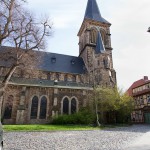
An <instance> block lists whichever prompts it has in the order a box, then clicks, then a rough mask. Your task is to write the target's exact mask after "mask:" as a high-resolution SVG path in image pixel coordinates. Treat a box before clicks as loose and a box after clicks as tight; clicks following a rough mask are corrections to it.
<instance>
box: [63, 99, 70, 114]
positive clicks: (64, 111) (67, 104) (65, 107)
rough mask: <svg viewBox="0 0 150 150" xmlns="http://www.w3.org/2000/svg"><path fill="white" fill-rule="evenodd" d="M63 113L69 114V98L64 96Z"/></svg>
mask: <svg viewBox="0 0 150 150" xmlns="http://www.w3.org/2000/svg"><path fill="white" fill-rule="evenodd" d="M63 114H69V100H68V98H65V99H64V100H63Z"/></svg>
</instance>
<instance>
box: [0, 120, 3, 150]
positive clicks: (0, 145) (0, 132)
mask: <svg viewBox="0 0 150 150" xmlns="http://www.w3.org/2000/svg"><path fill="white" fill-rule="evenodd" d="M2 148H3V127H2V123H1V121H0V150H2Z"/></svg>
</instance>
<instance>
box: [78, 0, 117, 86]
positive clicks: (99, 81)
mask: <svg viewBox="0 0 150 150" xmlns="http://www.w3.org/2000/svg"><path fill="white" fill-rule="evenodd" d="M110 26H111V24H110V23H109V22H108V21H106V20H105V19H104V18H103V17H102V16H101V13H100V11H99V8H98V5H97V2H96V0H88V3H87V7H86V11H85V16H84V19H83V23H82V25H81V27H80V30H79V32H78V36H79V57H82V58H83V60H84V63H85V65H86V68H87V71H88V76H89V82H90V83H95V84H96V85H100V86H104V87H105V86H106V87H112V86H114V85H115V84H116V72H115V70H114V69H113V59H112V47H111V34H110Z"/></svg>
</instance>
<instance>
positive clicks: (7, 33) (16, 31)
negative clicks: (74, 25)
mask: <svg viewBox="0 0 150 150" xmlns="http://www.w3.org/2000/svg"><path fill="white" fill-rule="evenodd" d="M25 2H26V1H25V0H0V53H1V54H0V63H2V64H4V63H5V62H7V63H8V62H9V66H8V67H9V70H8V72H7V74H6V75H5V77H4V79H3V80H2V81H1V82H0V95H1V96H2V95H3V93H4V91H5V89H6V87H7V85H8V82H9V80H10V78H11V76H12V74H13V73H14V71H15V70H16V69H17V68H23V67H25V66H29V64H30V65H31V64H33V60H35V59H36V57H35V56H34V54H35V51H33V50H43V49H45V43H46V37H48V36H51V33H52V24H49V20H48V19H43V20H39V19H36V18H35V17H33V15H32V14H31V13H30V12H29V11H28V10H26V9H25V8H24V7H23V6H24V5H25ZM4 46H7V48H6V47H4ZM8 46H9V47H10V48H8ZM34 62H35V61H34ZM1 99H2V98H1Z"/></svg>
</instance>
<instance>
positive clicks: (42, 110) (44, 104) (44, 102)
mask: <svg viewBox="0 0 150 150" xmlns="http://www.w3.org/2000/svg"><path fill="white" fill-rule="evenodd" d="M46 108H47V98H46V97H45V96H43V97H42V98H41V104H40V119H45V118H46Z"/></svg>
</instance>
